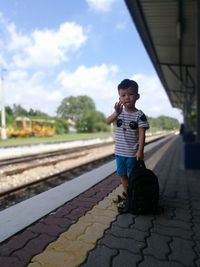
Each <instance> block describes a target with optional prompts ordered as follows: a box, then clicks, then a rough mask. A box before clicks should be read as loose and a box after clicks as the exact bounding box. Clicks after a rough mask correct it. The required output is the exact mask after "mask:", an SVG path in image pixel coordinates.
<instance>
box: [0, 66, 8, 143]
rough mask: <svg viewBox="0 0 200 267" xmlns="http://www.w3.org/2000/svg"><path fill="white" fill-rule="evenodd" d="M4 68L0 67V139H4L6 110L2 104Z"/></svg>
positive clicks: (5, 136)
mask: <svg viewBox="0 0 200 267" xmlns="http://www.w3.org/2000/svg"><path fill="white" fill-rule="evenodd" d="M5 71H7V70H6V69H1V139H2V140H6V139H7V135H6V112H5V106H4V72H5Z"/></svg>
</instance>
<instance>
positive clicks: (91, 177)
mask: <svg viewBox="0 0 200 267" xmlns="http://www.w3.org/2000/svg"><path fill="white" fill-rule="evenodd" d="M115 169H116V167H115V161H114V160H113V161H111V162H109V163H107V164H105V165H103V166H101V167H98V168H96V169H94V170H92V171H90V172H87V173H85V174H83V175H81V176H79V177H77V178H75V179H73V180H70V181H67V182H65V183H63V184H61V185H59V186H56V187H54V188H52V189H50V190H48V191H46V192H43V193H41V194H39V195H37V196H34V197H32V198H30V199H27V200H25V201H22V202H20V203H18V204H16V205H14V206H12V207H10V208H7V209H5V210H3V211H1V212H0V242H2V241H4V240H6V239H7V238H9V237H11V236H12V235H14V234H16V233H17V232H19V231H21V230H23V229H24V228H26V227H28V226H29V225H30V224H32V223H34V222H35V221H37V220H38V219H40V218H42V217H43V216H45V215H47V214H49V213H50V212H52V211H53V210H55V209H56V208H58V207H60V206H62V205H63V204H65V203H66V202H67V201H69V200H71V199H73V198H74V197H76V196H78V195H79V194H81V193H82V192H84V191H85V190H87V189H89V188H91V187H92V186H94V185H95V184H97V183H98V182H100V181H102V180H103V179H105V178H106V177H107V176H109V175H111V174H112V173H114V172H115Z"/></svg>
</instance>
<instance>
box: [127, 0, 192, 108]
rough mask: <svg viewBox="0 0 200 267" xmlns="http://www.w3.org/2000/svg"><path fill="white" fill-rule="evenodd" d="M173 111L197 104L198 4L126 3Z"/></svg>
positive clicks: (178, 0) (176, 0)
mask: <svg viewBox="0 0 200 267" xmlns="http://www.w3.org/2000/svg"><path fill="white" fill-rule="evenodd" d="M125 2H126V5H127V7H128V9H129V12H130V14H131V17H132V19H133V21H134V23H135V25H136V28H137V30H138V32H139V35H140V37H141V39H142V41H143V44H144V46H145V48H146V50H147V52H148V54H149V56H150V58H151V61H152V63H153V65H154V67H155V70H156V72H157V74H158V76H159V78H160V80H161V82H162V84H163V86H164V88H165V90H166V93H167V95H168V97H169V100H170V102H171V104H172V106H173V107H176V108H180V109H182V110H184V109H185V105H186V104H187V105H191V106H192V105H194V104H195V99H196V98H195V90H196V89H195V87H196V86H195V83H196V67H195V58H196V52H195V50H196V17H197V12H196V5H197V4H196V3H197V1H196V0H168V1H163V0H125Z"/></svg>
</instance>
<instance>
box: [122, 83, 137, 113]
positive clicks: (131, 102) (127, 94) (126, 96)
mask: <svg viewBox="0 0 200 267" xmlns="http://www.w3.org/2000/svg"><path fill="white" fill-rule="evenodd" d="M138 98H139V95H138V93H136V92H135V90H134V89H133V88H131V87H129V88H127V89H119V100H120V102H121V103H122V104H123V105H124V107H125V108H127V109H130V108H133V107H135V102H136V101H137V99H138Z"/></svg>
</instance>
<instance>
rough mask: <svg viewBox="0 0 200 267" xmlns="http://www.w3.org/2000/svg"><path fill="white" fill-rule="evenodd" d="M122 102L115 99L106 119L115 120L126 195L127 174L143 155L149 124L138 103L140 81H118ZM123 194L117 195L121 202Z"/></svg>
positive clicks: (122, 181) (121, 177)
mask: <svg viewBox="0 0 200 267" xmlns="http://www.w3.org/2000/svg"><path fill="white" fill-rule="evenodd" d="M118 93H119V102H116V103H115V106H114V109H115V110H114V112H113V113H112V114H111V115H110V116H109V117H108V118H107V123H108V124H111V123H113V122H114V124H115V126H116V127H115V128H116V130H115V158H116V165H117V173H118V175H119V176H120V181H121V183H122V187H123V190H124V192H123V195H124V196H126V193H127V188H128V177H129V175H130V173H131V170H132V169H133V168H134V166H135V164H136V161H137V160H141V159H143V157H144V154H143V153H144V144H145V131H146V130H147V129H148V128H149V124H148V122H147V119H146V116H145V114H144V113H143V112H142V111H141V110H138V109H137V108H136V107H135V103H136V101H137V100H138V99H139V97H140V95H139V94H138V84H137V83H136V82H135V81H133V80H129V79H125V80H123V81H122V82H121V83H120V84H119V85H118ZM121 200H122V198H121V197H120V196H119V197H118V202H120V201H121Z"/></svg>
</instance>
